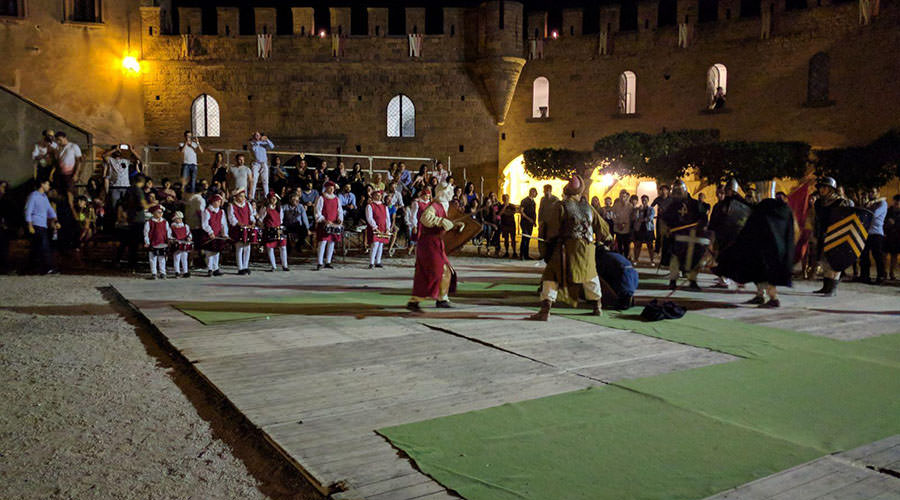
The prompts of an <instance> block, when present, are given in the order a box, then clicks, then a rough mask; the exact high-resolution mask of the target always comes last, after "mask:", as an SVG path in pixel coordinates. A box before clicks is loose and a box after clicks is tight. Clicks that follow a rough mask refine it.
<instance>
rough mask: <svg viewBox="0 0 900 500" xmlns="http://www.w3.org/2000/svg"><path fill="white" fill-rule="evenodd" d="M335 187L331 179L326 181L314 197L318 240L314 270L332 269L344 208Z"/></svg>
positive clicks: (342, 222) (342, 223)
mask: <svg viewBox="0 0 900 500" xmlns="http://www.w3.org/2000/svg"><path fill="white" fill-rule="evenodd" d="M335 187H337V184H335V183H334V182H333V181H327V182H325V184H324V185H323V187H322V189H323V190H324V192H323V193H322V195H321V196H319V197H318V198H317V199H316V209H315V213H316V233H317V235H316V237H317V239H318V240H319V252H318V257H319V262H318V265H316V271H318V270H319V269H322V268H323V267H324V268H325V269H333V268H334V267H333V266H332V265H331V258H332V256H333V255H334V244H335V243H336V242H339V241H341V233H342V231H343V229H342V228H343V225H344V210H343V209H342V208H341V202H340V200H339V199H338V197H337V195H335V194H334V189H335Z"/></svg>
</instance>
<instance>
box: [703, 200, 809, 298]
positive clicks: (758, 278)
mask: <svg viewBox="0 0 900 500" xmlns="http://www.w3.org/2000/svg"><path fill="white" fill-rule="evenodd" d="M718 260H719V265H718V267H716V268H715V269H713V272H714V273H715V274H717V275H719V276H725V277H726V278H731V279H733V280H734V281H736V282H738V283H749V282H754V283H768V284H770V285H776V286H791V268H792V267H793V263H794V213H793V212H792V211H791V207H789V206H788V204H787V203H785V202H783V201H780V200H778V199H775V198H769V199H765V200H763V201H761V202H759V203H758V204H756V205H755V206H754V207H753V212H751V214H750V217H749V218H748V219H747V223H746V224H745V225H744V227H743V229H741V232H740V234H738V237H737V240H736V241H735V242H734V244H733V245H731V246H730V247H728V248H726V249H724V250H723V251H722V253H720V254H719V259H718Z"/></svg>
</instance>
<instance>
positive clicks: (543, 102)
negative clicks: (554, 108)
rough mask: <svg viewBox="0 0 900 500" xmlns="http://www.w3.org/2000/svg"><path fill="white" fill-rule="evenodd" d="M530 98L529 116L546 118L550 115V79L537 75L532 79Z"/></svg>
mask: <svg viewBox="0 0 900 500" xmlns="http://www.w3.org/2000/svg"><path fill="white" fill-rule="evenodd" d="M532 92H533V94H532V98H531V117H532V118H547V117H549V116H550V80H548V79H547V77H544V76H539V77H537V78H535V79H534V84H533V90H532Z"/></svg>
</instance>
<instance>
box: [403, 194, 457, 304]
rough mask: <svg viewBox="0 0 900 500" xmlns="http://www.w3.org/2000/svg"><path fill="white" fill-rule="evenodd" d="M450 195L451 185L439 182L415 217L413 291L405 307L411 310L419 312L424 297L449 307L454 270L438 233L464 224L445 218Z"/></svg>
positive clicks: (453, 284) (454, 279)
mask: <svg viewBox="0 0 900 500" xmlns="http://www.w3.org/2000/svg"><path fill="white" fill-rule="evenodd" d="M452 198H453V186H451V185H448V184H439V185H438V186H437V187H436V188H435V190H434V201H433V202H432V203H431V204H430V205H428V207H427V208H426V209H425V210H424V211H423V212H422V216H421V217H420V218H419V240H418V242H417V243H416V271H415V275H414V276H413V291H412V297H410V299H409V302H408V303H407V304H406V308H407V309H409V310H410V311H412V312H414V313H420V312H422V308H421V307H420V306H419V303H420V302H422V301H424V300H428V299H434V300H435V307H438V308H443V309H449V308H451V307H452V305H451V304H450V294H451V293H453V292H454V291H455V288H456V286H455V284H456V283H455V282H456V272H455V271H454V270H453V267H451V266H450V260H449V259H448V258H447V252H446V251H445V247H444V240H443V239H442V238H441V236H442V235H443V234H444V233H445V232H447V231H452V230H454V229H460V230H461V229H463V228H464V227H465V224H463V223H462V222H454V221H452V220H450V219H449V218H448V211H449V210H450V200H451V199H452Z"/></svg>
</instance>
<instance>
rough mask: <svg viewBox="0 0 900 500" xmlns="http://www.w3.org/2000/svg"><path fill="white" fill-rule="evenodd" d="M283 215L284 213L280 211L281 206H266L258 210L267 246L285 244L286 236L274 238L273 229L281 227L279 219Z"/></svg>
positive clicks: (275, 246)
mask: <svg viewBox="0 0 900 500" xmlns="http://www.w3.org/2000/svg"><path fill="white" fill-rule="evenodd" d="M283 216H284V213H283V212H282V211H281V207H280V206H279V207H277V208H270V207H266V208H264V209H263V211H262V212H260V218H261V219H262V224H263V228H264V229H263V236H264V237H265V239H266V247H267V248H278V247H283V246H287V238H280V239H279V238H275V237H274V235H275V234H277V233H276V232H275V229H277V228H279V227H281V219H282V217H283Z"/></svg>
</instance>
